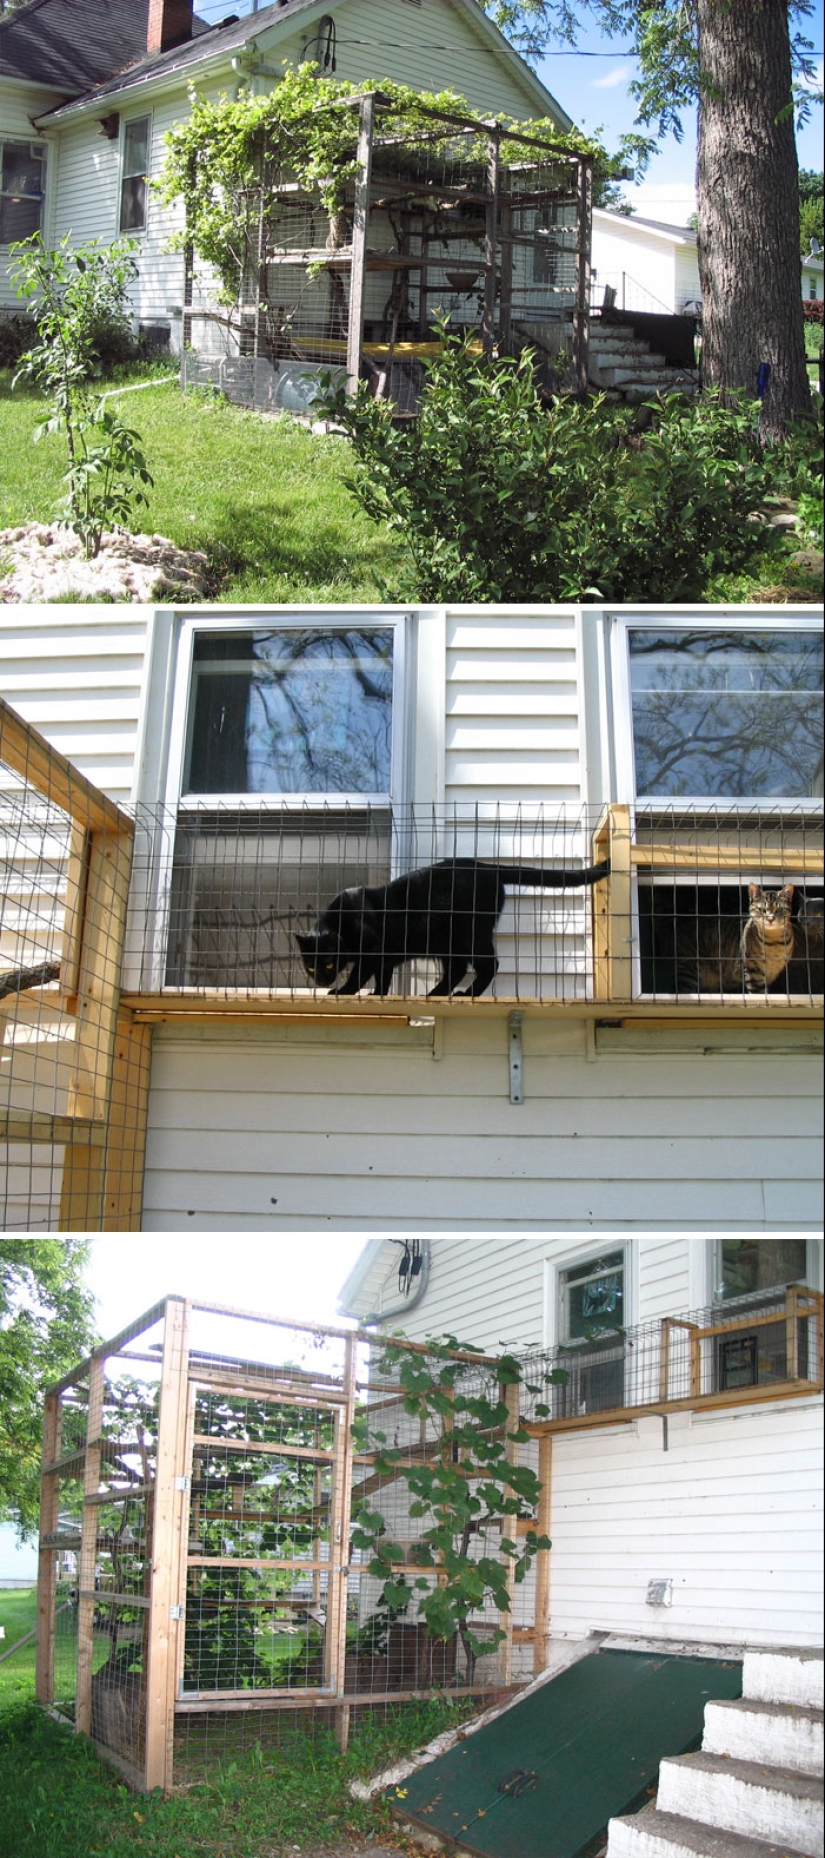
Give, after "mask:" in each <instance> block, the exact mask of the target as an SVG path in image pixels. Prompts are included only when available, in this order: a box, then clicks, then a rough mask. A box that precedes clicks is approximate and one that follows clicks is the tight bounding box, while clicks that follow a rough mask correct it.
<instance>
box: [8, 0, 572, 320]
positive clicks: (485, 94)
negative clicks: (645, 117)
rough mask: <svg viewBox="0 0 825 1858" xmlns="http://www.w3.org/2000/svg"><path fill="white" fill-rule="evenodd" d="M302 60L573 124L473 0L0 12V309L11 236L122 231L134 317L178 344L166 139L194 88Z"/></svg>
mask: <svg viewBox="0 0 825 1858" xmlns="http://www.w3.org/2000/svg"><path fill="white" fill-rule="evenodd" d="M307 59H316V60H317V61H318V62H319V64H320V65H321V68H322V69H323V70H324V71H325V72H328V73H331V72H333V71H334V72H335V74H336V75H337V77H339V78H344V79H350V80H353V81H358V80H360V79H365V80H367V79H373V80H377V79H380V78H382V77H389V78H392V79H395V80H396V81H398V82H400V83H406V84H410V85H412V86H413V87H414V88H416V89H420V90H441V89H447V88H452V89H455V90H456V91H458V92H459V93H460V94H461V95H462V96H464V97H466V99H467V101H468V102H469V104H470V105H471V107H472V109H473V110H475V111H478V112H479V113H480V114H481V115H491V114H493V113H495V112H499V111H502V112H505V113H507V114H510V115H512V116H514V117H516V118H521V119H524V118H526V117H535V116H547V117H550V118H551V119H552V120H553V121H554V122H555V123H556V124H557V125H558V127H559V129H560V130H566V129H569V128H570V127H571V126H572V125H571V122H570V118H569V117H568V116H567V115H566V114H565V112H564V110H562V109H561V108H560V106H559V105H558V104H557V103H556V102H555V100H554V99H553V98H552V97H551V96H550V94H549V92H548V91H547V90H546V89H545V87H544V86H543V85H542V84H541V83H540V82H539V80H538V78H536V77H535V76H534V74H533V73H532V72H531V71H530V70H529V69H528V67H527V66H526V65H525V64H523V63H522V61H521V60H520V59H519V58H518V57H517V55H516V54H515V52H514V51H513V50H512V48H511V47H510V46H509V45H508V44H507V42H506V40H505V39H504V38H503V37H502V35H501V34H500V33H499V32H498V30H497V29H496V27H495V26H493V25H492V24H491V22H490V21H489V19H487V17H486V15H485V14H484V12H483V11H482V8H481V7H480V6H478V5H477V4H476V0H381V5H380V6H378V5H376V4H375V0H336V5H335V7H334V9H330V6H329V4H328V0H327V4H324V0H280V3H279V4H275V5H271V6H264V7H261V8H259V10H258V11H257V12H254V13H250V14H247V15H246V16H245V17H244V18H243V19H238V18H237V17H236V16H235V15H233V14H231V13H229V14H228V15H227V18H226V19H225V20H224V21H218V22H217V23H216V24H215V25H209V26H207V25H206V23H205V22H204V21H202V20H199V19H198V17H197V15H196V14H194V13H193V10H192V0H88V3H87V4H84V6H83V7H82V8H81V9H78V7H77V6H74V5H72V4H71V0H31V4H30V5H28V6H27V7H25V8H24V9H23V10H22V11H21V12H15V13H13V14H11V15H9V16H8V18H3V19H2V20H0V108H2V118H3V137H4V142H3V183H2V185H3V193H2V225H0V305H2V304H4V303H5V304H6V305H7V306H14V304H15V302H16V299H15V295H14V290H13V287H12V285H11V283H10V281H9V279H8V274H7V263H8V250H7V248H8V244H9V243H10V242H11V241H13V240H15V239H20V238H25V237H27V236H28V235H29V234H30V233H32V232H34V231H37V230H38V229H39V230H41V231H42V233H43V236H44V238H45V240H46V242H47V243H48V244H53V245H56V244H58V243H59V242H60V240H62V239H64V238H67V237H68V238H69V239H70V240H71V242H72V243H75V244H79V243H81V242H83V241H85V240H87V239H92V238H96V239H100V240H102V241H103V242H104V243H109V242H111V240H113V239H115V238H117V237H118V236H120V235H123V236H124V237H129V238H132V239H134V240H136V241H137V245H138V248H139V249H138V262H139V268H140V276H139V280H138V283H137V285H136V288H135V291H134V295H133V308H134V313H135V316H136V318H137V320H138V321H139V322H140V323H142V324H147V325H155V326H160V328H161V329H162V330H163V331H164V333H165V331H166V330H168V331H169V334H170V339H171V345H172V347H173V349H176V348H178V347H179V346H180V339H181V323H182V316H183V309H184V304H185V302H187V301H189V300H190V299H189V298H188V296H187V284H186V277H185V263H184V256H183V254H182V253H181V252H177V253H174V254H173V253H170V252H169V249H168V245H169V239H170V236H171V234H172V233H173V232H174V231H176V230H178V228H179V225H180V217H179V215H178V214H177V213H175V214H170V212H169V211H168V210H167V209H164V208H163V207H162V206H161V204H160V202H159V201H158V199H157V197H156V196H154V195H153V193H152V190H151V185H150V183H151V181H152V180H154V179H156V178H157V176H158V174H159V172H160V169H161V166H162V163H163V156H164V146H163V139H164V135H165V134H166V132H167V131H168V130H169V129H171V128H172V127H173V126H174V124H175V123H177V122H179V121H180V120H181V119H182V118H184V117H186V116H187V115H188V111H189V89H190V87H192V86H194V87H195V88H196V89H197V90H198V92H199V93H200V94H201V95H204V96H206V97H210V98H217V97H219V96H220V95H223V94H229V95H231V96H237V95H238V94H239V92H240V91H241V90H242V89H244V90H252V91H254V92H256V93H259V94H260V93H265V92H266V91H268V90H271V89H272V88H273V86H274V85H275V84H276V83H277V82H278V79H279V77H280V75H281V72H282V67H283V64H284V62H290V63H294V64H298V63H300V62H302V61H304V60H307ZM197 288H198V284H197V279H196V282H195V291H196V294H197Z"/></svg>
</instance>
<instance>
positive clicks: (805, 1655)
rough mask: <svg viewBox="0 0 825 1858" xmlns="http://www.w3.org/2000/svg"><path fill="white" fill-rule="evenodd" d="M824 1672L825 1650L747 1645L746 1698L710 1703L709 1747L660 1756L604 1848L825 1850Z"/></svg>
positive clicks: (722, 1852) (710, 1852)
mask: <svg viewBox="0 0 825 1858" xmlns="http://www.w3.org/2000/svg"><path fill="white" fill-rule="evenodd" d="M822 1673H823V1656H822V1653H821V1652H806V1651H797V1650H789V1651H785V1652H783V1651H764V1652H746V1653H745V1656H744V1667H743V1672H742V1689H743V1696H742V1698H741V1700H740V1701H738V1702H725V1703H708V1704H706V1706H705V1729H704V1735H703V1738H702V1747H701V1750H700V1751H699V1752H698V1753H697V1754H692V1755H677V1756H673V1757H670V1756H669V1757H668V1758H667V1759H666V1760H664V1761H662V1762H661V1764H660V1767H659V1789H658V1794H657V1797H656V1800H655V1802H651V1804H650V1805H649V1806H646V1807H644V1808H643V1809H642V1811H641V1812H640V1813H633V1814H629V1815H628V1816H627V1817H626V1818H623V1819H611V1821H610V1824H609V1828H608V1840H607V1852H606V1858H823V1853H825V1843H824V1842H823V1841H824V1839H825V1805H823V1790H822V1773H823V1707H822V1706H823V1694H822Z"/></svg>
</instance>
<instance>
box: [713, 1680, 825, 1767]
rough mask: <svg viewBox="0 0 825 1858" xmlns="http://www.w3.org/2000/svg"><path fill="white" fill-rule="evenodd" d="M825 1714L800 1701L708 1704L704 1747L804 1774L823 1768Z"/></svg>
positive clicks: (747, 1701)
mask: <svg viewBox="0 0 825 1858" xmlns="http://www.w3.org/2000/svg"><path fill="white" fill-rule="evenodd" d="M823 1723H825V1717H823V1713H822V1711H821V1710H811V1709H800V1707H799V1705H798V1704H796V1703H772V1702H771V1703H764V1702H762V1700H761V1699H759V1698H755V1697H747V1698H745V1697H743V1698H742V1699H741V1700H739V1701H737V1702H716V1703H706V1704H705V1732H704V1735H703V1737H702V1747H703V1749H704V1751H705V1753H706V1754H709V1755H738V1756H740V1757H741V1759H742V1760H743V1761H764V1762H765V1763H767V1764H768V1765H769V1766H770V1767H774V1768H793V1769H794V1770H795V1771H796V1772H797V1773H801V1774H820V1775H821V1773H822V1769H823V1756H824V1755H825V1742H824V1741H823Z"/></svg>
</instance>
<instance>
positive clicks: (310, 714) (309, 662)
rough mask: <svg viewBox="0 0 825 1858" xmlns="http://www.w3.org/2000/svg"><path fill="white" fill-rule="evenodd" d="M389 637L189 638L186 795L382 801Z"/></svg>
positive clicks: (366, 632) (343, 632)
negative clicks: (338, 797)
mask: <svg viewBox="0 0 825 1858" xmlns="http://www.w3.org/2000/svg"><path fill="white" fill-rule="evenodd" d="M392 677H393V632H392V629H391V628H388V627H385V628H383V629H378V628H367V627H364V628H354V627H342V628H341V629H340V630H332V629H331V628H329V629H327V628H324V629H321V628H316V627H306V626H300V627H292V628H281V627H278V628H272V629H267V630H264V629H259V628H256V629H255V631H250V632H225V633H222V632H218V633H216V632H202V633H199V634H197V635H196V638H195V647H194V660H193V686H192V696H191V702H190V721H189V744H188V754H187V767H186V777H185V782H184V792H185V793H201V794H217V793H223V794H264V793H277V794H333V793H335V794H344V793H350V794H362V793H363V794H376V795H377V794H385V793H388V792H389V788H390V761H391V740H392Z"/></svg>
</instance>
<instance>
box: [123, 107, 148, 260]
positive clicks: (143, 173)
mask: <svg viewBox="0 0 825 1858" xmlns="http://www.w3.org/2000/svg"><path fill="white" fill-rule="evenodd" d="M149 128H150V118H149V117H148V116H139V117H137V118H136V120H135V121H134V122H131V123H126V125H125V127H124V130H123V167H122V170H121V177H120V230H121V232H140V231H142V229H143V227H144V226H145V225H146V206H147V198H148V180H147V176H148V173H149Z"/></svg>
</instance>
